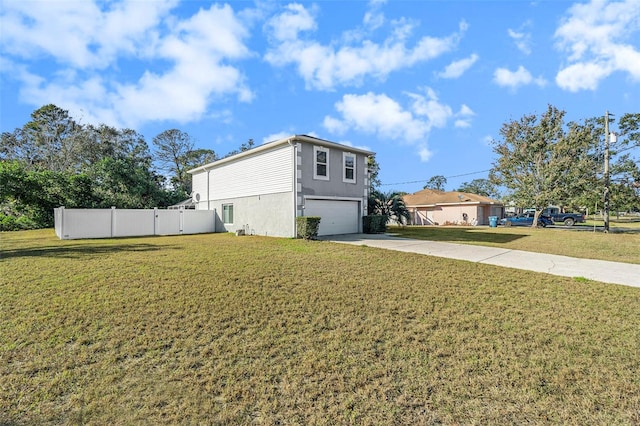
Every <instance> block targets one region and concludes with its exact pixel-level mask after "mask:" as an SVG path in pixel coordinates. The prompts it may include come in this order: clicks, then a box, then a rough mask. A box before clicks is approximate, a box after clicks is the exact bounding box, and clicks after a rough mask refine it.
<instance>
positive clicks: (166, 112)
mask: <svg viewBox="0 0 640 426" xmlns="http://www.w3.org/2000/svg"><path fill="white" fill-rule="evenodd" d="M174 3H175V2H173V1H168V2H161V1H153V2H140V1H130V2H129V1H123V2H112V3H108V7H109V8H108V9H106V10H102V9H100V7H103V5H100V6H98V4H96V3H93V2H90V1H80V2H78V1H65V2H38V7H33V6H34V3H33V2H15V3H14V2H11V3H9V5H10V7H7V8H5V9H6V10H4V11H3V15H2V20H3V37H5V35H6V40H7V41H10V43H7V44H5V43H4V41H5V40H3V45H6V46H3V51H4V52H6V53H7V54H8V55H10V57H11V61H12V62H13V63H14V64H15V66H16V67H18V69H19V72H18V73H13V74H12V78H14V79H15V80H17V81H18V82H19V83H20V84H21V90H20V93H21V97H22V98H23V99H25V100H28V103H31V104H33V105H34V106H40V105H43V104H48V103H55V104H56V105H59V106H60V107H63V108H65V109H68V110H69V111H70V112H72V113H79V114H80V115H81V116H83V117H84V118H85V120H87V121H90V122H94V121H96V122H103V123H107V124H110V125H114V126H126V127H136V126H138V125H139V124H141V123H144V122H147V121H154V120H176V121H179V122H187V121H192V120H198V119H200V118H201V117H203V116H204V115H205V114H207V113H208V112H207V109H208V107H209V105H210V104H211V102H212V101H213V100H215V99H216V97H223V96H228V95H234V96H237V98H238V100H239V101H241V102H248V101H251V100H252V98H253V93H252V92H251V90H250V89H249V88H248V86H247V85H246V83H245V78H244V75H243V74H242V72H241V71H240V69H239V68H237V67H234V66H233V65H231V64H230V62H231V61H238V60H242V59H244V58H247V57H249V56H250V55H251V53H250V52H249V50H248V49H247V47H246V46H245V45H244V39H245V38H247V37H248V35H249V34H248V31H247V29H246V27H245V25H244V24H243V23H242V22H240V21H239V19H238V18H237V16H236V15H235V14H234V12H233V10H232V9H231V7H230V6H228V5H225V6H217V5H212V6H211V7H210V8H209V9H200V10H199V11H198V12H197V13H196V14H194V15H193V16H191V17H187V18H185V19H183V20H179V19H176V18H173V17H170V16H169V15H168V13H169V11H170V9H171V8H172V7H173V5H174ZM5 23H6V25H5ZM5 30H6V31H5ZM131 58H136V60H134V61H133V62H132V63H131V64H130V65H128V66H127V69H126V70H124V69H121V66H120V61H123V60H130V59H131ZM41 59H42V60H53V62H55V63H56V64H57V65H55V67H56V68H54V70H53V71H51V73H50V74H44V72H46V71H44V70H41V69H37V68H35V66H34V69H33V70H32V69H29V68H28V67H27V66H26V65H21V64H22V63H23V62H22V61H24V60H36V62H34V64H38V63H39V62H37V61H38V60H41ZM140 59H141V60H140ZM146 67H150V68H149V69H146V70H145V68H146ZM151 67H153V68H151ZM150 69H154V71H150ZM156 70H157V71H156ZM3 73H4V71H3ZM209 113H210V112H209Z"/></svg>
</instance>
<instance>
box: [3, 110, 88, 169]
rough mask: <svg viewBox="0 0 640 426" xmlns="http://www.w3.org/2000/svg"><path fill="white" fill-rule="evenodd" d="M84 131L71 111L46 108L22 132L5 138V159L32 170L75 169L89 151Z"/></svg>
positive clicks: (17, 131) (4, 136)
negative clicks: (84, 140)
mask: <svg viewBox="0 0 640 426" xmlns="http://www.w3.org/2000/svg"><path fill="white" fill-rule="evenodd" d="M81 130H82V126H81V125H79V124H78V123H76V122H75V121H74V120H73V118H71V117H70V116H69V112H68V111H66V110H64V109H62V108H58V107H57V106H55V105H53V104H49V105H45V106H43V107H41V108H39V109H37V110H35V111H33V112H32V113H31V121H29V122H28V123H26V124H25V125H24V126H22V128H20V129H15V130H14V132H13V133H7V132H5V133H3V134H2V145H3V147H2V151H1V153H2V158H3V159H7V160H20V161H23V162H24V163H25V165H26V166H27V167H29V168H32V169H34V168H39V169H47V170H53V171H61V170H70V169H74V168H75V167H76V166H77V164H78V163H79V160H78V159H79V158H80V157H81V156H82V154H83V152H84V150H85V149H84V147H83V139H82V137H81V135H82V134H81Z"/></svg>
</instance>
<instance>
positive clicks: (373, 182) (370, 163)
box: [367, 155, 382, 192]
mask: <svg viewBox="0 0 640 426" xmlns="http://www.w3.org/2000/svg"><path fill="white" fill-rule="evenodd" d="M367 169H368V170H369V185H370V192H375V191H378V188H380V185H382V182H380V178H379V177H378V174H379V173H380V164H378V162H377V161H376V156H375V155H372V156H370V157H367Z"/></svg>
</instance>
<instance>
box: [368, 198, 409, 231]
mask: <svg viewBox="0 0 640 426" xmlns="http://www.w3.org/2000/svg"><path fill="white" fill-rule="evenodd" d="M369 214H377V215H383V216H386V217H387V221H389V220H394V221H396V222H398V223H400V224H406V223H407V222H408V221H409V219H410V218H411V215H410V213H409V210H408V209H407V206H406V205H405V204H404V200H403V199H402V195H400V194H399V193H398V192H386V193H385V192H379V191H374V192H372V193H371V195H370V196H369Z"/></svg>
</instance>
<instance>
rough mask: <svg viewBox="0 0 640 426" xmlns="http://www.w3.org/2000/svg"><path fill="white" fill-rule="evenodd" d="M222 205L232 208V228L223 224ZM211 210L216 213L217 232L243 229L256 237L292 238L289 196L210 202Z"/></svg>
mask: <svg viewBox="0 0 640 426" xmlns="http://www.w3.org/2000/svg"><path fill="white" fill-rule="evenodd" d="M223 204H233V224H224V223H222V214H223V213H222V212H223V210H222V206H223ZM211 208H215V209H216V231H217V232H225V231H226V232H235V231H236V230H238V229H243V227H245V226H246V227H247V228H248V229H249V230H250V231H252V232H253V233H254V234H255V235H266V236H270V237H295V230H294V226H295V219H294V209H293V193H292V192H281V193H277V194H267V195H256V196H251V197H242V198H231V199H225V200H212V201H211Z"/></svg>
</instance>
